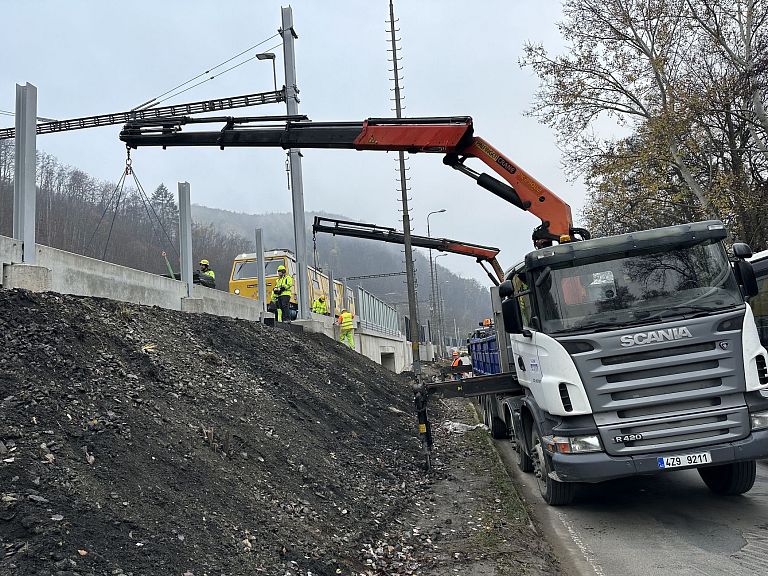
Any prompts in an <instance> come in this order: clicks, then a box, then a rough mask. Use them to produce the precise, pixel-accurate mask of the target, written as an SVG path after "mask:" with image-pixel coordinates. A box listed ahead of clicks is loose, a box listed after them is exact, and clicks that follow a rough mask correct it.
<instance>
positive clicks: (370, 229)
mask: <svg viewBox="0 0 768 576" xmlns="http://www.w3.org/2000/svg"><path fill="white" fill-rule="evenodd" d="M312 232H313V233H314V234H317V233H318V232H324V233H326V234H333V235H334V236H347V237H350V238H365V239H368V240H378V241H380V242H389V243H391V244H405V234H403V233H402V232H398V231H397V230H395V229H394V228H387V227H384V226H377V225H376V224H365V223H362V222H351V221H349V220H337V219H335V218H323V217H321V216H315V221H314V224H313V225H312ZM410 237H411V245H412V246H417V247H419V248H430V249H432V250H441V251H443V252H450V253H451V254H461V255H462V256H471V257H473V258H475V259H476V260H477V262H478V263H479V264H480V266H482V267H483V270H485V273H486V274H488V277H489V278H490V279H491V281H492V282H493V283H494V284H496V285H497V286H498V285H499V283H500V282H504V270H503V269H502V268H501V265H500V264H499V262H498V260H496V256H497V255H498V254H499V249H498V248H494V247H492V246H481V245H479V244H470V243H468V242H459V241H457V240H449V239H448V238H432V237H430V236H416V235H414V234H411V235H410ZM484 262H488V263H489V264H490V265H491V268H493V271H494V272H495V274H496V276H494V275H493V274H491V273H490V272H489V271H488V270H487V269H486V268H485V266H483V263H484Z"/></svg>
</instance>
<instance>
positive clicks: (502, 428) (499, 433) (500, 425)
mask: <svg viewBox="0 0 768 576" xmlns="http://www.w3.org/2000/svg"><path fill="white" fill-rule="evenodd" d="M490 418H491V437H492V438H493V439H494V440H501V439H502V438H509V430H507V423H506V422H504V420H502V419H501V418H499V417H498V416H491V417H490Z"/></svg>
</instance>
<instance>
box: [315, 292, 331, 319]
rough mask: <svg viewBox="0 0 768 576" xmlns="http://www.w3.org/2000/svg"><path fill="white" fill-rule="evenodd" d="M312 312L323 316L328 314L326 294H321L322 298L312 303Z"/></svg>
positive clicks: (319, 297)
mask: <svg viewBox="0 0 768 576" xmlns="http://www.w3.org/2000/svg"><path fill="white" fill-rule="evenodd" d="M312 312H314V313H315V314H322V315H326V314H328V304H326V303H325V295H324V294H320V296H318V297H317V298H315V300H314V301H313V302H312Z"/></svg>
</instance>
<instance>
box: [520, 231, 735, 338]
mask: <svg viewBox="0 0 768 576" xmlns="http://www.w3.org/2000/svg"><path fill="white" fill-rule="evenodd" d="M534 286H535V294H536V299H537V301H538V309H539V314H540V319H541V328H542V330H543V331H544V332H546V333H554V332H571V331H580V330H593V329H600V328H604V329H611V328H614V327H616V328H617V327H619V326H623V325H628V324H644V323H647V322H658V321H660V319H661V318H668V317H673V316H681V315H689V314H710V313H713V312H717V311H719V310H724V309H727V308H733V307H735V306H740V305H742V304H743V299H742V296H741V293H740V291H739V287H738V285H737V283H736V279H735V277H734V275H733V272H732V270H731V266H730V263H729V261H728V257H727V256H726V254H725V249H724V248H723V246H722V244H721V243H720V242H717V241H710V242H705V243H702V244H696V245H694V246H685V247H680V248H676V249H672V250H669V251H665V252H652V253H640V254H634V255H632V254H630V255H627V256H624V257H621V258H615V259H612V260H604V261H598V262H589V263H585V264H579V263H578V262H576V263H572V264H571V265H566V266H563V267H560V266H558V267H556V268H552V267H546V268H544V269H542V270H537V271H536V272H535V274H534Z"/></svg>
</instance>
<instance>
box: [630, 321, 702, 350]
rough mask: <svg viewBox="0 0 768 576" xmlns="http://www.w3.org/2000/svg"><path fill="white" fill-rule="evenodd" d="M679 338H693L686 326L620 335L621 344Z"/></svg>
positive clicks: (633, 344) (637, 343) (641, 343)
mask: <svg viewBox="0 0 768 576" xmlns="http://www.w3.org/2000/svg"><path fill="white" fill-rule="evenodd" d="M681 338H693V336H692V335H691V332H690V331H689V330H688V328H687V327H686V326H681V327H680V328H670V329H668V330H656V331H655V332H639V333H637V334H627V335H626V336H622V337H621V345H622V346H641V345H643V344H651V343H653V342H664V341H670V340H680V339H681Z"/></svg>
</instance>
